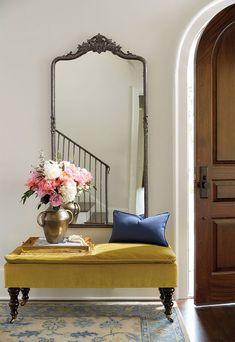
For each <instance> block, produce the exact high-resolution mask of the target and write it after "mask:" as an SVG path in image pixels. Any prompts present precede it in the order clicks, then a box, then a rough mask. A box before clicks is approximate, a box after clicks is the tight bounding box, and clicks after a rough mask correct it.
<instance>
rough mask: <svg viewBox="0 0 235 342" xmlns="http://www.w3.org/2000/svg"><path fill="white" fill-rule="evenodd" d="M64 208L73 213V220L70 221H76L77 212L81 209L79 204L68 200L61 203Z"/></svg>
mask: <svg viewBox="0 0 235 342" xmlns="http://www.w3.org/2000/svg"><path fill="white" fill-rule="evenodd" d="M62 206H63V208H64V209H67V210H69V211H71V212H72V213H73V220H72V222H70V223H77V218H78V214H79V213H80V211H81V208H80V205H79V204H78V203H77V202H68V203H65V204H62Z"/></svg>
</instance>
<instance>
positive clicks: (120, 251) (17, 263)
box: [4, 243, 177, 322]
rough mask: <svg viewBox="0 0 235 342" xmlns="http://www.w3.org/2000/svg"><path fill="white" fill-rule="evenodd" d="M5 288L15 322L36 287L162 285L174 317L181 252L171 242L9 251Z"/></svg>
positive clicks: (168, 313)
mask: <svg viewBox="0 0 235 342" xmlns="http://www.w3.org/2000/svg"><path fill="white" fill-rule="evenodd" d="M5 259H6V261H7V263H6V264H5V266H4V271H5V287H6V288H8V292H9V295H10V302H9V306H10V309H11V316H12V319H11V322H13V321H14V320H15V319H16V317H17V314H18V312H17V309H18V306H19V301H18V295H19V293H20V291H21V292H22V301H21V305H24V304H25V303H26V302H27V300H28V298H29V296H28V294H29V290H30V288H159V291H160V299H161V301H162V303H163V305H164V307H165V314H166V317H167V318H168V319H169V321H172V319H171V317H170V316H171V312H172V306H173V300H172V295H173V293H174V288H175V287H176V286H177V265H176V257H175V254H174V252H173V251H172V249H171V248H170V247H161V246H156V245H149V244H139V243H138V244H137V243H132V244H129V243H105V244H97V245H95V246H94V249H93V250H92V251H91V252H89V253H80V254H77V253H68V252H59V253H43V252H42V253H37V254H33V253H23V252H22V247H18V248H16V249H15V250H14V251H13V252H12V253H10V254H8V255H6V256H5Z"/></svg>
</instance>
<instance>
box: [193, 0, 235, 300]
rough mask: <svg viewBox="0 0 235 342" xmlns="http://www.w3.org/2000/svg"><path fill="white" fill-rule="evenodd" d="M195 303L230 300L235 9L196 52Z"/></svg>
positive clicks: (233, 296)
mask: <svg viewBox="0 0 235 342" xmlns="http://www.w3.org/2000/svg"><path fill="white" fill-rule="evenodd" d="M195 93H196V111H195V113H196V115H195V126H196V133H195V185H196V187H195V256H196V260H195V261H196V264H195V265H196V268H195V303H196V304H211V303H224V302H233V301H235V248H234V247H235V5H231V6H229V7H227V8H225V9H224V10H223V11H221V12H220V13H218V14H217V15H216V16H215V17H214V18H213V19H212V20H211V21H210V22H209V24H208V25H207V27H206V29H205V30H204V32H203V34H202V36H201V38H200V41H199V44H198V49H197V54H196V92H195Z"/></svg>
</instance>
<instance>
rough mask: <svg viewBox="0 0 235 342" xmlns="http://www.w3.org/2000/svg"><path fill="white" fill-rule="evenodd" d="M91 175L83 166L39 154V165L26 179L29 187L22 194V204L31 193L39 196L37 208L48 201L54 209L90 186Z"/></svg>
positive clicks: (73, 198) (72, 199)
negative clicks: (45, 157) (47, 158)
mask: <svg viewBox="0 0 235 342" xmlns="http://www.w3.org/2000/svg"><path fill="white" fill-rule="evenodd" d="M91 182H92V175H91V173H90V172H89V171H87V170H86V169H84V168H80V167H77V166H75V165H74V164H72V163H70V162H68V161H61V162H57V161H53V160H48V161H45V160H44V158H43V157H42V156H41V158H40V163H39V166H37V167H34V168H33V169H32V170H31V177H30V178H29V179H28V180H27V182H26V184H25V185H26V186H27V187H28V188H29V189H28V190H27V191H26V192H25V193H24V194H23V196H22V198H21V200H22V202H23V204H24V203H25V201H26V199H27V198H29V197H30V196H32V195H33V194H35V195H36V197H39V198H40V203H39V204H38V209H39V208H40V207H41V205H42V204H47V203H50V205H51V206H52V207H53V208H54V209H59V208H60V206H61V205H62V204H66V203H68V202H72V201H74V200H75V197H76V195H77V194H79V193H81V192H83V191H88V190H90V188H91Z"/></svg>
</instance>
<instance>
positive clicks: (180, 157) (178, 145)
mask: <svg viewBox="0 0 235 342" xmlns="http://www.w3.org/2000/svg"><path fill="white" fill-rule="evenodd" d="M231 4H234V1H231V0H223V1H213V2H212V3H210V4H209V5H207V6H206V7H205V8H203V9H202V10H201V11H200V12H199V13H198V14H197V15H196V16H195V17H194V18H193V19H192V21H191V22H190V24H189V25H188V27H187V29H186V30H185V32H184V34H183V36H182V39H181V42H180V45H179V49H178V56H177V63H176V77H175V89H176V90H175V108H176V111H175V117H174V127H175V130H174V132H175V146H174V148H175V154H174V155H175V157H174V158H175V160H174V165H175V169H174V182H175V187H174V188H175V192H174V208H175V210H174V212H175V217H174V222H175V227H176V253H177V260H178V265H179V288H178V291H177V297H178V298H186V297H188V280H189V277H188V274H189V272H188V271H189V258H188V250H189V244H188V233H189V231H188V223H189V212H188V183H187V177H188V167H187V166H188V154H187V151H188V141H187V140H188V139H187V138H188V132H187V128H188V126H187V119H188V118H187V113H188V106H189V103H188V102H189V99H188V91H189V87H188V86H189V83H188V75H189V69H188V62H189V55H190V52H192V53H193V55H195V50H196V45H197V42H198V40H199V38H200V36H201V34H202V32H203V30H204V29H205V26H206V25H207V24H208V22H209V21H210V20H211V19H212V18H213V17H214V16H216V15H217V14H218V13H219V12H220V11H222V10H223V9H224V8H226V7H228V6H229V5H231ZM191 72H192V70H191Z"/></svg>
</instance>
